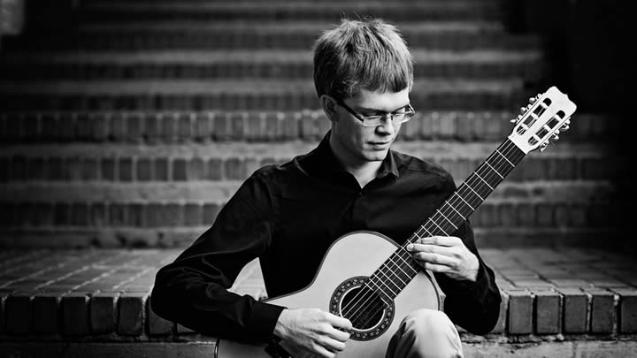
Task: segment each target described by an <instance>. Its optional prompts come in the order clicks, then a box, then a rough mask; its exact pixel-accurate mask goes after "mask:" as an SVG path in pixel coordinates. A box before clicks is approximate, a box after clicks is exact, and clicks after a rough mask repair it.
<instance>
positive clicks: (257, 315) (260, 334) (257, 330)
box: [249, 301, 285, 342]
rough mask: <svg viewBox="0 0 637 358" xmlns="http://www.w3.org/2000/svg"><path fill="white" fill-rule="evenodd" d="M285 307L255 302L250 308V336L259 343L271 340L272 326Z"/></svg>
mask: <svg viewBox="0 0 637 358" xmlns="http://www.w3.org/2000/svg"><path fill="white" fill-rule="evenodd" d="M284 308H285V307H282V306H277V305H273V304H271V303H266V302H261V301H257V302H255V304H254V306H253V307H252V315H251V316H250V325H249V326H250V327H251V331H252V335H253V336H254V337H255V338H257V339H258V340H260V341H263V342H265V341H268V340H270V339H271V338H272V332H273V331H274V326H276V322H277V321H278V319H279V315H280V314H281V311H283V309H284Z"/></svg>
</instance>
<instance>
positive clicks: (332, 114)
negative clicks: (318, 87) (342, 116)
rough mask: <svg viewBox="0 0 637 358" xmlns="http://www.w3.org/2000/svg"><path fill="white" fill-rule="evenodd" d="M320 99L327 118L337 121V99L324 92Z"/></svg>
mask: <svg viewBox="0 0 637 358" xmlns="http://www.w3.org/2000/svg"><path fill="white" fill-rule="evenodd" d="M319 101H320V102H321V108H323V112H325V115H327V118H328V119H329V120H330V121H332V122H333V121H335V120H336V119H337V118H338V116H337V115H336V106H337V103H336V100H335V99H334V98H332V97H330V96H328V95H326V94H324V95H321V97H320V98H319Z"/></svg>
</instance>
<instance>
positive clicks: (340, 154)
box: [329, 137, 383, 188]
mask: <svg viewBox="0 0 637 358" xmlns="http://www.w3.org/2000/svg"><path fill="white" fill-rule="evenodd" d="M329 143H330V148H331V149H332V153H334V156H335V157H336V159H338V161H339V162H340V163H341V164H342V165H343V168H344V169H345V171H347V172H348V173H350V174H352V175H353V176H354V178H356V181H357V182H358V185H360V187H361V188H364V187H365V185H367V184H368V183H369V182H370V181H372V180H374V178H376V174H377V173H378V170H379V169H380V167H381V165H382V164H383V162H382V161H366V160H361V159H359V158H356V157H354V156H351V155H348V154H347V151H345V150H341V148H340V147H339V145H338V143H337V142H336V141H335V140H334V137H330V142H329Z"/></svg>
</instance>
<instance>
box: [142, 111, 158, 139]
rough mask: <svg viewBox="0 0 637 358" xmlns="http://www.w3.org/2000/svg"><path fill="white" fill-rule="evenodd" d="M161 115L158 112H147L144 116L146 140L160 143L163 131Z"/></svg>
mask: <svg viewBox="0 0 637 358" xmlns="http://www.w3.org/2000/svg"><path fill="white" fill-rule="evenodd" d="M161 121H162V118H161V115H159V114H158V113H147V114H146V116H145V117H144V130H145V133H146V134H145V136H146V140H147V141H148V142H149V143H151V144H155V143H159V142H160V133H161V127H162V125H161Z"/></svg>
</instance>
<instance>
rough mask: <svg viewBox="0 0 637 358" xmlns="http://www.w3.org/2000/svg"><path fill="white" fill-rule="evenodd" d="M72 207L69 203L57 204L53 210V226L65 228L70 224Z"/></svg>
mask: <svg viewBox="0 0 637 358" xmlns="http://www.w3.org/2000/svg"><path fill="white" fill-rule="evenodd" d="M70 211H71V206H70V205H69V204H67V203H55V209H54V210H53V215H54V216H53V224H54V225H56V226H64V225H68V224H70V222H71V221H70Z"/></svg>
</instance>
